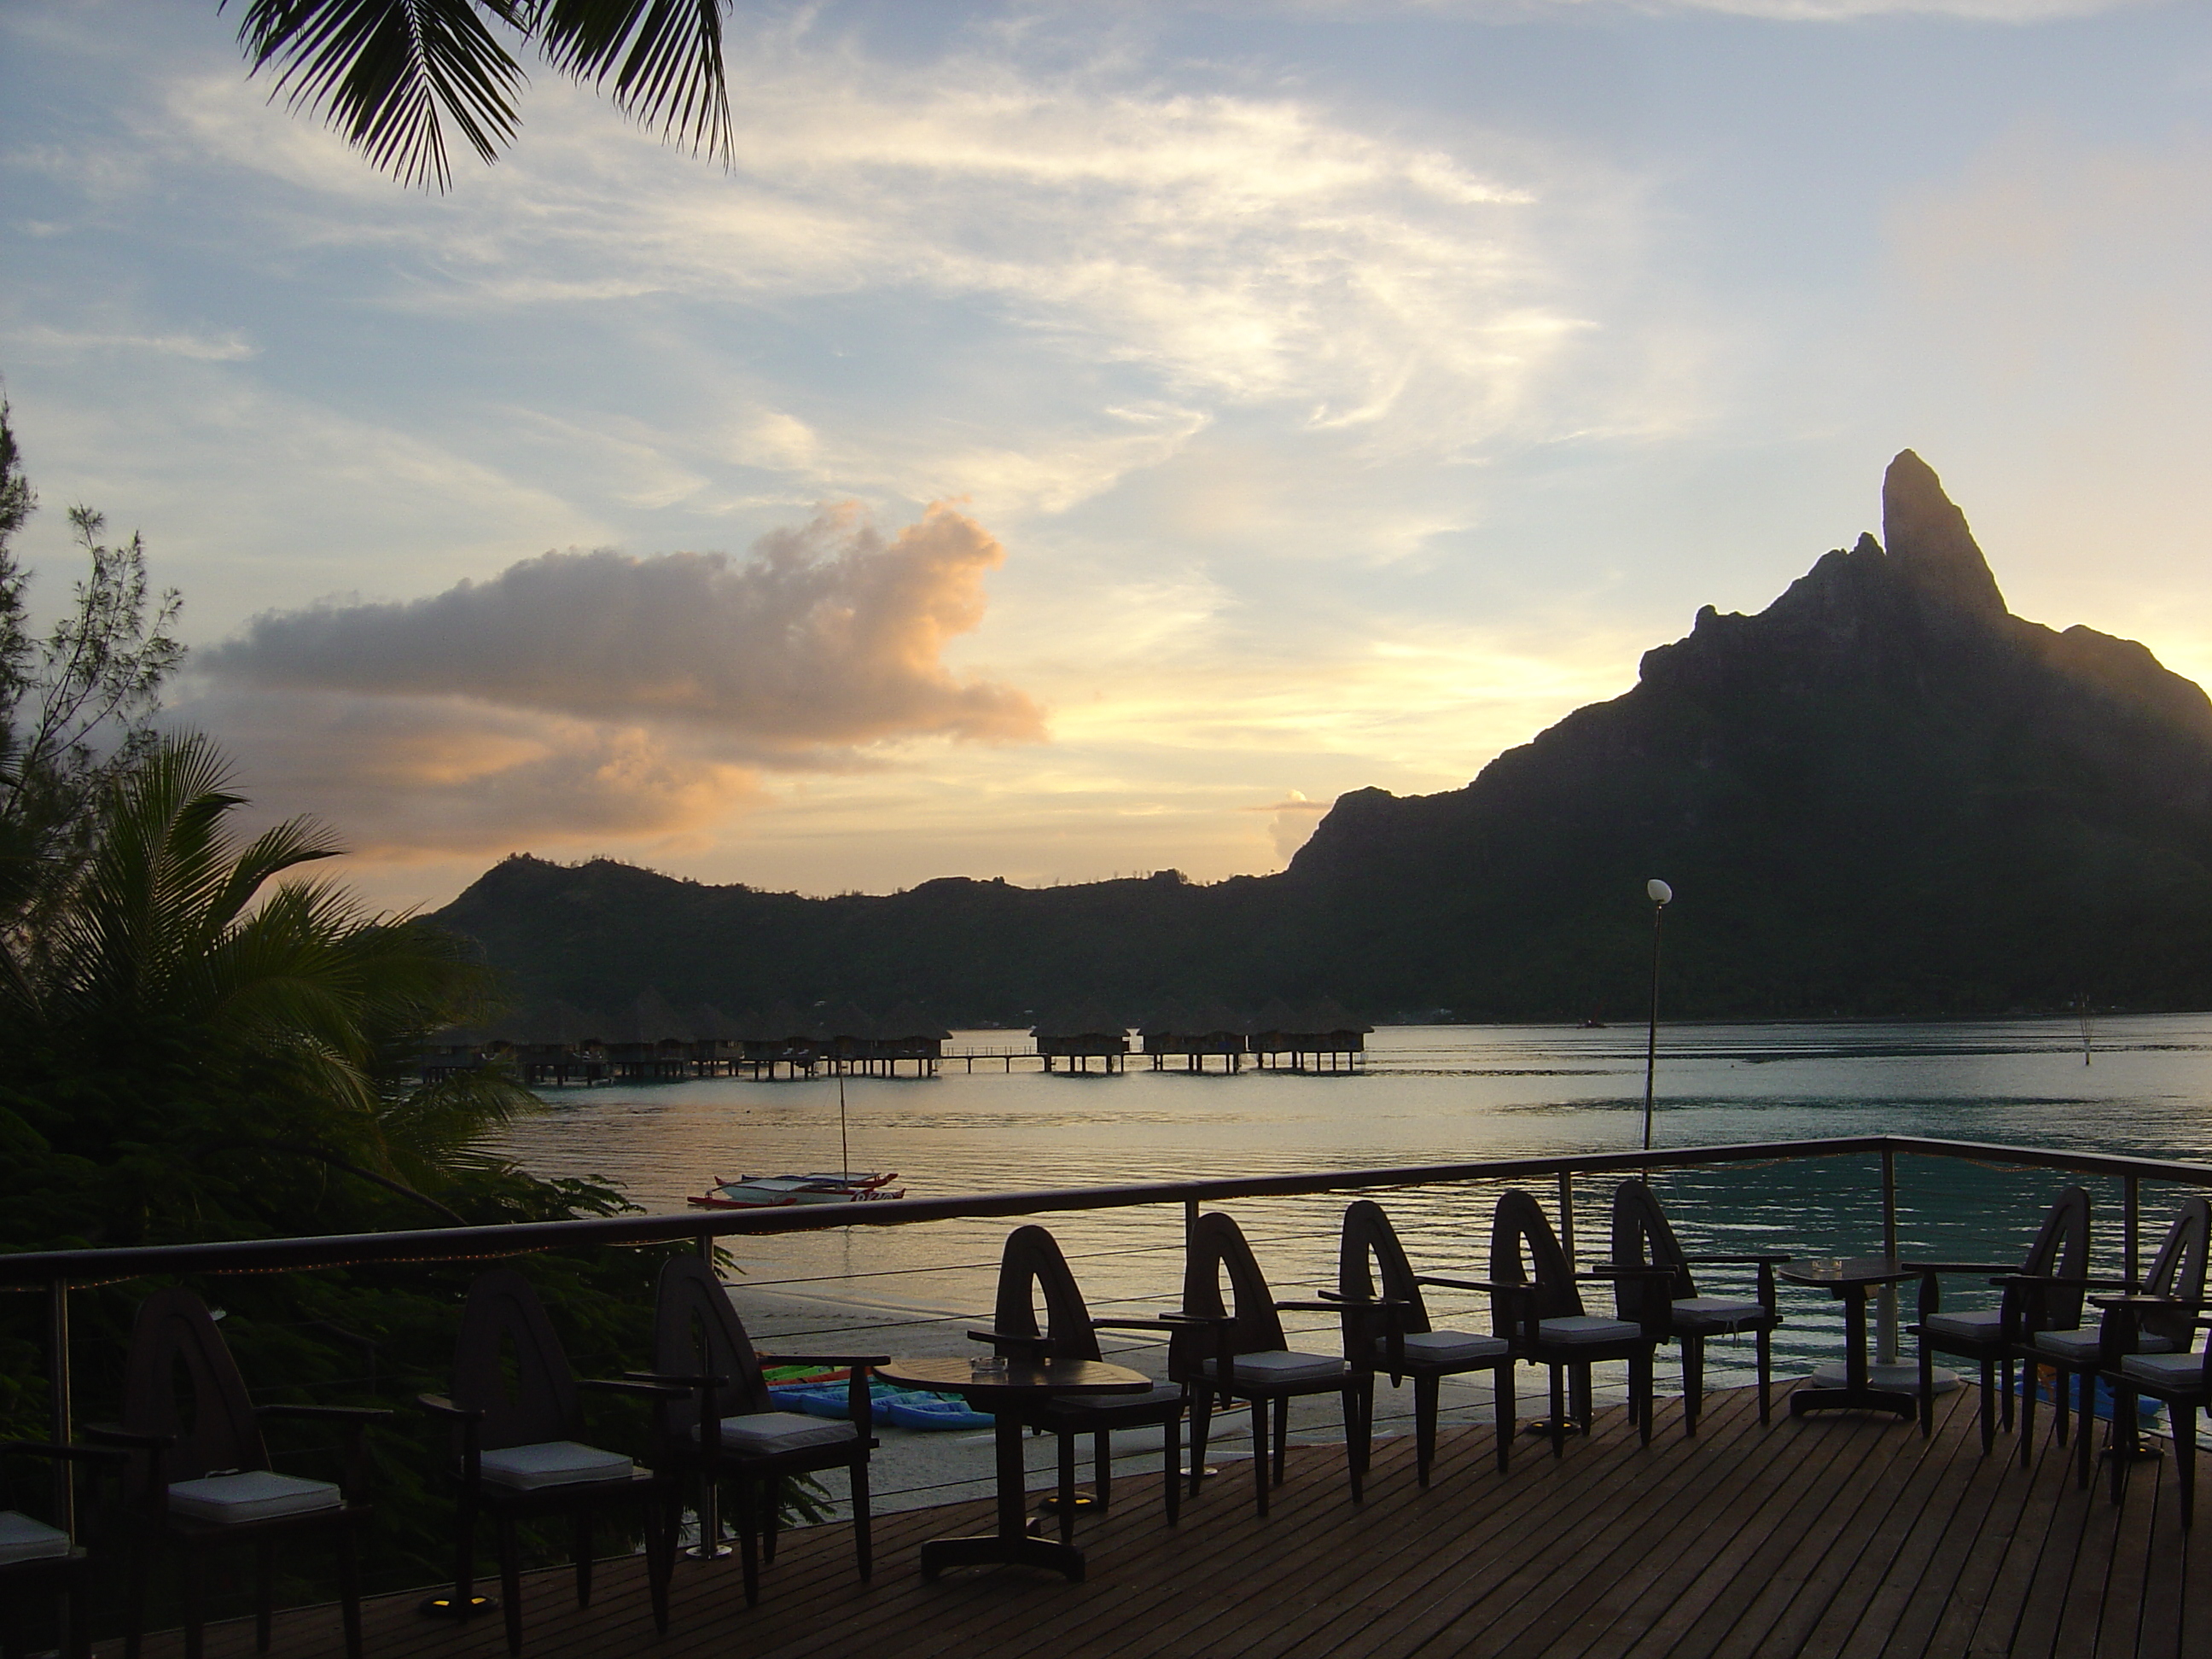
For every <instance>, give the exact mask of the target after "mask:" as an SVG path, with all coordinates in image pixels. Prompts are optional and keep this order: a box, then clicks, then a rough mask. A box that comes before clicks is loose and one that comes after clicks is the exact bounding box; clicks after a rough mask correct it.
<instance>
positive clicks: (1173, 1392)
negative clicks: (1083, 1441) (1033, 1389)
mask: <svg viewBox="0 0 2212 1659" xmlns="http://www.w3.org/2000/svg"><path fill="white" fill-rule="evenodd" d="M1182 1403H1183V1391H1182V1384H1181V1383H1153V1384H1152V1387H1151V1388H1150V1389H1146V1391H1145V1392H1144V1393H1143V1394H1102V1395H1092V1396H1091V1397H1090V1398H1088V1399H1085V1398H1083V1397H1082V1396H1080V1395H1071V1396H1069V1397H1068V1398H1066V1399H1063V1400H1054V1401H1049V1402H1048V1404H1047V1406H1046V1408H1045V1409H1046V1413H1047V1414H1048V1415H1049V1416H1055V1417H1090V1416H1094V1415H1096V1414H1097V1413H1102V1412H1117V1411H1130V1410H1135V1409H1139V1408H1143V1409H1148V1410H1152V1411H1158V1410H1159V1409H1160V1408H1161V1407H1164V1406H1180V1405H1182Z"/></svg>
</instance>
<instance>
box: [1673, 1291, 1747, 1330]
mask: <svg viewBox="0 0 2212 1659" xmlns="http://www.w3.org/2000/svg"><path fill="white" fill-rule="evenodd" d="M1673 1319H1674V1328H1675V1329H1676V1330H1678V1331H1686V1332H1688V1333H1689V1334H1691V1335H1692V1336H1703V1335H1705V1334H1706V1333H1708V1332H1710V1331H1755V1330H1757V1329H1758V1328H1759V1327H1760V1326H1761V1325H1764V1324H1765V1322H1766V1320H1767V1313H1766V1304H1765V1303H1764V1302H1739V1301H1735V1300H1732V1299H1731V1298H1729V1297H1724V1296H1686V1297H1682V1299H1681V1300H1680V1301H1679V1302H1677V1303H1675V1304H1674V1314H1673Z"/></svg>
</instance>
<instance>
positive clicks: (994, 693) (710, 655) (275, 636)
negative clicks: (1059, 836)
mask: <svg viewBox="0 0 2212 1659" xmlns="http://www.w3.org/2000/svg"><path fill="white" fill-rule="evenodd" d="M1003 557H1004V551H1003V550H1002V549H1001V548H1000V545H999V544H998V543H997V542H996V541H995V540H994V538H992V537H991V536H990V535H989V534H988V533H987V532H985V531H984V530H983V528H982V527H981V526H980V525H978V524H977V523H975V520H972V519H970V518H968V517H967V516H965V515H964V514H963V513H958V512H956V511H954V510H953V509H952V508H951V507H945V506H943V505H941V504H940V505H938V506H933V507H930V508H929V509H928V510H927V512H926V513H924V514H923V516H922V518H921V520H920V521H919V522H917V523H915V524H910V525H908V526H905V527H904V528H902V530H900V531H899V532H898V533H897V534H896V535H894V536H890V537H888V538H887V537H885V536H884V535H883V534H882V533H881V532H878V530H877V529H876V527H875V526H874V525H873V524H872V523H871V522H870V521H869V520H867V518H866V516H865V515H864V514H863V513H860V510H859V509H857V508H855V507H850V506H842V507H828V508H824V509H823V510H822V511H821V512H819V513H817V515H816V516H815V517H814V519H813V520H811V522H809V523H807V524H805V525H804V526H799V527H796V528H791V529H786V530H782V531H778V532H773V533H771V534H769V535H767V536H764V537H763V538H761V539H760V540H759V541H758V542H757V544H755V545H754V547H753V548H752V550H750V554H749V555H748V556H746V557H745V558H744V559H742V560H733V559H732V558H730V557H728V556H726V555H722V554H719V553H673V554H667V555H662V556H655V557H642V558H641V557H637V556H631V555H629V554H624V553H620V552H617V551H614V550H599V551H597V552H592V553H576V552H571V553H548V554H546V555H544V556H542V557H539V558H536V559H531V560H526V561H525V562H522V563H520V564H517V565H514V566H512V567H511V568H508V569H507V570H505V571H503V572H501V574H498V575H496V576H495V577H493V578H491V579H490V580H486V581H483V582H469V581H463V582H460V583H459V584H457V585H455V586H453V587H451V588H448V589H447V590H446V591H445V592H442V593H439V594H435V595H433V596H431V597H429V598H427V599H416V600H411V601H405V602H400V603H392V604H370V603H363V602H360V601H346V602H339V601H333V602H328V603H325V604H323V605H317V606H313V607H311V608H308V609H306V610H299V611H272V612H269V613H266V614H264V615H263V616H261V617H256V618H255V619H254V620H253V621H252V623H250V624H249V625H248V626H247V627H246V629H245V630H244V632H243V633H242V634H240V635H238V636H237V637H236V638H234V639H232V640H230V641H227V642H225V643H223V644H222V645H219V646H216V647H213V648H212V649H210V650H208V651H205V652H203V653H200V654H199V655H198V656H197V657H196V658H195V659H194V675H195V678H194V685H195V688H196V689H195V691H194V694H193V695H192V696H190V697H189V698H188V699H187V700H186V701H185V702H184V703H183V704H182V705H181V706H180V707H179V708H178V710H177V711H176V716H175V718H176V719H177V720H178V721H179V723H180V724H185V725H191V726H198V727H200V728H203V729H205V730H208V731H210V732H214V733H216V735H217V736H218V737H219V738H222V740H223V741H225V742H226V743H227V744H229V745H230V746H232V747H233V748H234V750H237V751H238V752H239V754H240V756H241V757H242V760H243V762H244V763H245V766H246V770H247V772H248V775H250V776H252V777H253V778H255V779H256V780H258V781H261V782H260V786H259V787H258V793H259V795H260V796H261V797H262V798H263V799H264V803H265V804H267V805H270V806H272V807H274V808H276V810H279V811H302V810H304V811H313V812H316V813H317V814H319V815H320V816H322V817H325V818H327V819H329V820H330V821H331V822H332V823H335V824H336V825H337V827H338V828H339V829H340V830H341V832H342V833H343V834H344V835H346V836H348V837H349V839H350V840H351V841H352V842H354V844H356V846H357V847H358V848H360V849H361V850H363V851H367V852H370V853H373V854H376V855H378V856H380V857H385V858H408V857H417V856H423V855H426V854H433V853H438V852H452V851H456V850H470V851H496V850H503V849H505V848H511V847H519V846H531V845H537V844H543V843H546V842H553V843H561V842H576V841H578V840H580V839H582V840H586V841H590V842H594V843H600V842H605V841H607V840H609V839H614V840H632V841H634V840H635V839H637V838H640V837H658V838H661V839H662V840H664V841H665V839H666V838H667V837H671V836H679V837H680V836H696V835H698V834H700V833H702V832H703V831H705V830H706V829H709V828H710V827H712V826H714V824H716V823H719V822H720V821H721V820H722V819H724V818H726V817H728V816H729V815H730V814H731V813H732V812H735V811H743V810H745V809H747V808H749V807H751V806H755V805H759V804H761V803H762V802H763V800H764V799H766V792H765V790H764V787H763V783H762V778H761V774H762V772H763V770H765V769H776V770H783V771H806V770H820V771H837V770H842V769H853V768H854V767H867V766H870V765H880V764H882V763H883V761H882V756H881V754H880V752H879V751H880V750H883V749H884V746H885V745H889V744H898V743H902V742H907V741H910V740H913V739H917V738H951V739H966V740H972V741H977V742H982V743H1010V742H1011V743H1019V742H1033V741H1037V740H1040V739H1042V738H1043V737H1044V735H1045V728H1044V717H1043V713H1042V710H1041V709H1040V708H1038V706H1037V705H1036V703H1035V702H1033V701H1031V700H1030V697H1028V696H1026V695H1024V693H1023V692H1021V691H1020V690H1016V689H1015V688H1013V687H1012V686H1009V685H1006V684H1000V683H998V682H995V681H993V680H989V679H985V678H978V677H975V676H973V675H962V674H958V673H956V672H955V671H953V670H952V669H951V668H950V667H948V666H947V665H945V661H944V653H945V647H946V646H947V644H948V643H949V642H950V641H951V640H952V639H953V638H954V637H956V636H957V635H961V634H963V633H966V632H968V631H969V630H971V629H974V628H975V626H976V624H977V623H979V622H981V619H982V616H983V611H984V604H985V596H984V592H983V587H982V577H983V573H984V572H985V571H987V570H988V569H990V568H994V567H995V566H996V565H997V564H999V563H1000V561H1001V560H1002V559H1003Z"/></svg>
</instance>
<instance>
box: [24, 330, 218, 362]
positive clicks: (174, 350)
mask: <svg viewBox="0 0 2212 1659" xmlns="http://www.w3.org/2000/svg"><path fill="white" fill-rule="evenodd" d="M8 343H9V345H11V346H14V347H18V348H27V349H32V350H38V349H46V350H52V351H149V352H152V353H154V354H155V356H163V357H189V358H193V359H196V360H197V361H198V362H209V363H234V362H242V361H244V360H245V359H246V358H248V357H253V356H258V355H259V352H258V349H257V348H256V347H254V346H252V345H249V344H247V343H246V342H245V341H244V340H241V339H240V338H239V337H238V336H237V335H235V334H230V335H226V336H225V337H222V339H219V340H210V339H205V338H203V337H201V336H199V335H197V334H185V333H172V334H137V333H101V332H98V331H91V330H70V329H60V328H29V329H23V330H21V331H18V332H15V333H14V334H10V335H9V336H8Z"/></svg>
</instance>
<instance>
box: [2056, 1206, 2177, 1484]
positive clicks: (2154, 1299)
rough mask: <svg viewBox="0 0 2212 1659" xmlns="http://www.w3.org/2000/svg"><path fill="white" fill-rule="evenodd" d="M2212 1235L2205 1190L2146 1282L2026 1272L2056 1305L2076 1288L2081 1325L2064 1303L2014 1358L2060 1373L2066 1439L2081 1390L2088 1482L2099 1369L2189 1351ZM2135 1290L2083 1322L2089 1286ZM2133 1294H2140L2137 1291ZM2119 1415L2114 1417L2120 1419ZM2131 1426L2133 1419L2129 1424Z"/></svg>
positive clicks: (2079, 1444)
mask: <svg viewBox="0 0 2212 1659" xmlns="http://www.w3.org/2000/svg"><path fill="white" fill-rule="evenodd" d="M2208 1235H2212V1204H2208V1203H2207V1202H2206V1200H2203V1199H2201V1198H2191V1199H2187V1200H2184V1201H2183V1203H2182V1206H2181V1210H2180V1212H2179V1214H2177V1215H2176V1216H2175V1217H2174V1218H2173V1222H2172V1225H2171V1226H2169V1227H2168V1228H2167V1229H2166V1237H2165V1238H2164V1239H2162V1240H2161V1241H2160V1243H2159V1247H2158V1254H2157V1255H2154V1256H2153V1257H2152V1258H2151V1264H2150V1272H2149V1273H2147V1274H2145V1275H2144V1277H2143V1281H2142V1285H2129V1284H2127V1283H2126V1282H2124V1280H2119V1279H2060V1278H2057V1277H2055V1276H2054V1277H2050V1278H2045V1279H2029V1278H2027V1276H2026V1275H2024V1274H2023V1275H2019V1278H2020V1279H2021V1284H2022V1285H2023V1286H2024V1288H2026V1289H2027V1291H2030V1292H2032V1293H2036V1294H2040V1295H2042V1296H2044V1297H2048V1298H2049V1299H2050V1301H2051V1304H2053V1305H2054V1306H2056V1305H2057V1304H2058V1302H2059V1299H2060V1298H2061V1297H2065V1296H2068V1295H2070V1296H2071V1297H2073V1301H2072V1303H2071V1304H2070V1306H2071V1308H2072V1309H2074V1310H2077V1311H2076V1314H2075V1317H2076V1321H2077V1323H2076V1326H2075V1328H2066V1327H2065V1326H2064V1325H2063V1323H2061V1321H2062V1320H2063V1317H2064V1310H2063V1309H2062V1310H2060V1311H2058V1312H2057V1313H2056V1314H2054V1316H2053V1317H2052V1320H2051V1324H2050V1326H2049V1327H2047V1328H2043V1329H2032V1334H2030V1335H2029V1336H2028V1338H2027V1340H2025V1341H2023V1342H2021V1343H2019V1344H2017V1345H2015V1347H2014V1349H2013V1354H2014V1357H2015V1358H2018V1359H2021V1360H2024V1361H2027V1363H2028V1364H2030V1365H2031V1366H2034V1365H2047V1366H2049V1367H2050V1368H2051V1370H2053V1371H2055V1372H2056V1373H2057V1387H2056V1388H2055V1389H2053V1390H2052V1394H2053V1395H2054V1396H2055V1409H2056V1411H2057V1418H2058V1422H2057V1430H2058V1443H2059V1444H2060V1445H2062V1446H2063V1445H2064V1444H2065V1443H2066V1407H2067V1399H2068V1395H2069V1394H2073V1395H2077V1396H2078V1399H2077V1401H2076V1412H2075V1425H2076V1426H2075V1433H2076V1434H2077V1435H2078V1436H2079V1437H2080V1438H2079V1439H2077V1440H2076V1441H2075V1446H2074V1452H2075V1476H2074V1478H2075V1484H2076V1485H2077V1486H2081V1488H2082V1489H2083V1490H2085V1491H2086V1490H2087V1487H2088V1485H2089V1475H2090V1465H2091V1462H2092V1461H2093V1459H2094V1457H2095V1455H2096V1449H2095V1446H2094V1444H2093V1429H2094V1426H2095V1424H2096V1420H2097V1418H2096V1408H2097V1375H2098V1373H2099V1372H2100V1371H2117V1370H2119V1369H2120V1367H2121V1362H2122V1361H2123V1360H2124V1359H2125V1358H2128V1357H2129V1356H2130V1355H2131V1354H2160V1353H2165V1354H2170V1353H2179V1352H2184V1351H2185V1350H2186V1349H2187V1348H2188V1346H2189V1344H2190V1340H2191V1338H2192V1337H2193V1336H2194V1335H2195V1334H2196V1330H2197V1313H2196V1308H2197V1304H2199V1303H2201V1302H2202V1301H2203V1299H2204V1267H2205V1250H2206V1246H2207V1243H2208ZM2100 1289H2101V1290H2107V1291H2121V1292H2133V1293H2134V1294H2135V1296H2137V1297H2141V1298H2142V1300H2141V1301H2139V1302H2134V1304H2133V1305H2132V1306H2131V1307H2130V1308H2128V1309H2127V1310H2125V1311H2124V1313H2121V1314H2119V1315H2116V1316H2107V1317H2106V1318H2104V1319H2101V1320H2100V1322H2099V1323H2098V1325H2097V1326H2096V1327H2095V1328H2088V1327H2086V1326H2082V1325H2081V1324H2080V1323H2079V1313H2078V1310H2079V1309H2080V1307H2081V1298H2082V1296H2083V1294H2084V1292H2086V1291H2093V1290H2100ZM2130 1299H2131V1301H2132V1300H2133V1298H2132V1297H2131V1298H2130ZM2035 1392H2036V1391H2035V1373H2034V1371H2033V1370H2032V1369H2031V1370H2029V1371H2028V1373H2027V1385H2026V1387H2025V1388H2023V1389H2022V1390H2021V1401H2020V1410H2021V1418H2020V1462H2021V1468H2027V1467H2028V1465H2029V1464H2030V1462H2032V1461H2033V1457H2034V1453H2035ZM2114 1424H2115V1426H2116V1427H2117V1425H2118V1419H2117V1418H2115V1419H2114ZM2130 1432H2132V1425H2130Z"/></svg>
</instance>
